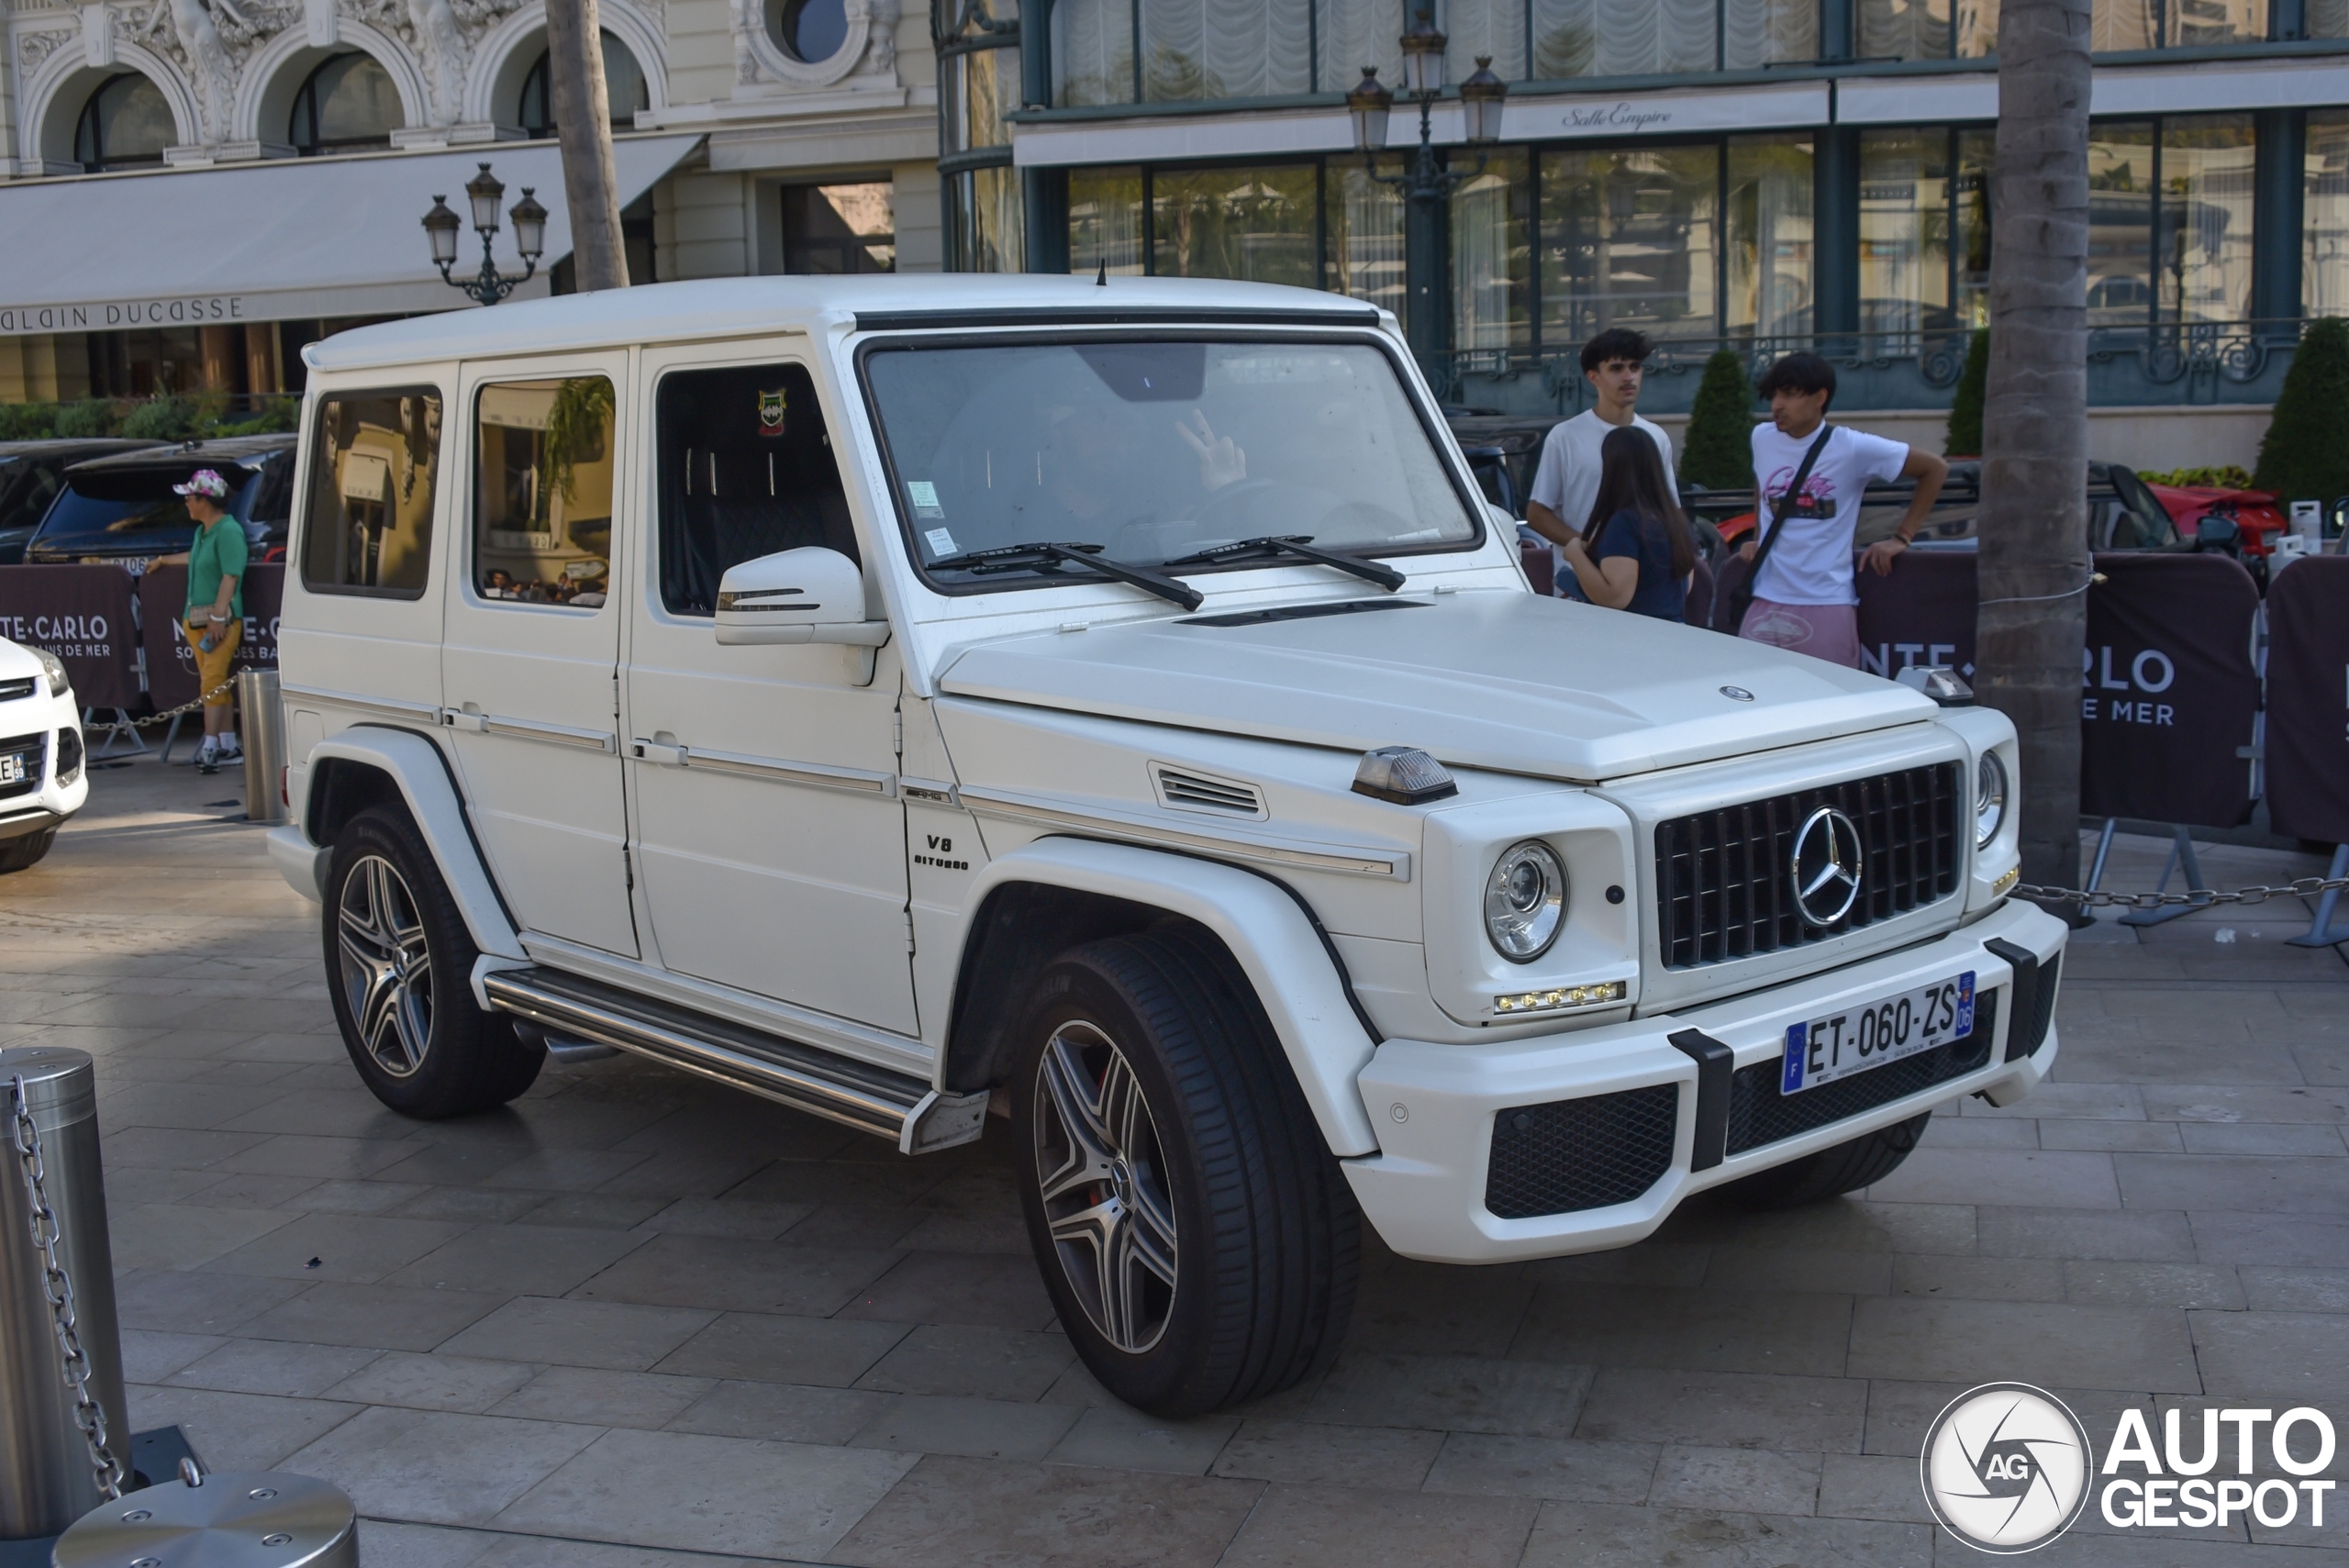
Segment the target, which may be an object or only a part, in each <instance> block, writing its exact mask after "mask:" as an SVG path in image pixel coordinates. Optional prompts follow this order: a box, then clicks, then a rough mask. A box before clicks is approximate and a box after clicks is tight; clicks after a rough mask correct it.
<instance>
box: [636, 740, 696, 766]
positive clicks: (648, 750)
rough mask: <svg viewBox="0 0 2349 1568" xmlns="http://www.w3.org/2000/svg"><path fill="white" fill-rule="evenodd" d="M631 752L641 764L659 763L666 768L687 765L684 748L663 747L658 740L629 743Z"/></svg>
mask: <svg viewBox="0 0 2349 1568" xmlns="http://www.w3.org/2000/svg"><path fill="white" fill-rule="evenodd" d="M629 753H630V754H631V755H632V756H634V757H636V758H637V759H638V760H639V761H640V762H657V763H659V764H660V765H661V766H662V767H664V768H682V767H684V766H685V748H684V747H683V746H663V745H662V744H661V742H659V741H658V740H631V741H629Z"/></svg>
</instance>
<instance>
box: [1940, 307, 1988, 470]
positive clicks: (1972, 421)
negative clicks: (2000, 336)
mask: <svg viewBox="0 0 2349 1568" xmlns="http://www.w3.org/2000/svg"><path fill="white" fill-rule="evenodd" d="M1989 384H1990V329H1989V328H1987V327H1985V328H1980V329H1978V330H1977V331H1976V333H1975V334H1974V339H1973V340H1972V341H1971V342H1969V343H1967V344H1966V345H1965V370H1964V371H1963V372H1962V373H1959V375H1958V378H1957V395H1956V396H1955V397H1954V398H1953V399H1951V401H1950V406H1949V439H1948V440H1947V441H1945V442H1943V446H1942V450H1943V451H1944V452H1946V453H1947V454H1948V455H1950V456H1951V457H1980V456H1981V455H1982V395H1983V393H1984V391H1985V390H1986V389H1987V387H1988V386H1989Z"/></svg>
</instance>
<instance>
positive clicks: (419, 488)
mask: <svg viewBox="0 0 2349 1568" xmlns="http://www.w3.org/2000/svg"><path fill="white" fill-rule="evenodd" d="M317 419H318V422H317V428H316V429H315V430H314V431H313V432H312V439H311V442H310V454H311V455H310V512H309V518H308V521H307V522H306V524H305V525H304V527H305V530H306V531H305V533H304V535H303V539H302V584H303V585H304V586H305V587H306V588H308V589H310V590H311V591H312V592H314V593H328V594H376V595H383V596H384V597H386V598H395V599H413V598H417V597H419V596H420V595H422V594H423V593H424V585H425V579H426V576H427V574H428V573H429V570H430V566H431V561H432V495H433V487H434V482H435V480H436V478H437V477H438V475H439V473H440V394H438V393H436V392H432V391H429V390H417V389H413V388H411V389H407V390H404V391H392V392H360V393H351V394H349V395H339V396H334V397H328V398H322V399H320V400H319V403H318V414H317ZM289 472H290V470H289ZM268 489H269V486H268V485H267V484H263V486H262V490H263V492H264V494H266V493H267V492H268ZM255 509H256V510H259V509H260V507H259V505H258V502H257V503H256V506H255ZM277 515H278V516H280V517H283V516H284V509H283V508H282V507H280V508H279V509H278V513H277ZM264 520H265V519H264Z"/></svg>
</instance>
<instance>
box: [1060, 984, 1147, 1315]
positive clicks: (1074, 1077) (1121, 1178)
mask: <svg viewBox="0 0 2349 1568" xmlns="http://www.w3.org/2000/svg"><path fill="white" fill-rule="evenodd" d="M1035 1094H1036V1116H1035V1143H1036V1147H1035V1151H1034V1153H1035V1160H1036V1175H1037V1179H1038V1182H1039V1184H1040V1187H1041V1192H1042V1195H1043V1200H1044V1217H1045V1219H1046V1222H1047V1223H1048V1224H1049V1226H1050V1227H1051V1230H1052V1245H1053V1251H1055V1252H1057V1253H1058V1254H1059V1257H1060V1262H1061V1269H1062V1271H1063V1273H1065V1274H1066V1275H1067V1278H1068V1283H1069V1286H1070V1288H1071V1289H1072V1290H1074V1292H1075V1294H1076V1297H1077V1300H1078V1301H1079V1303H1081V1304H1082V1305H1083V1307H1084V1308H1085V1316H1086V1317H1087V1318H1090V1319H1092V1322H1093V1327H1094V1328H1095V1329H1097V1330H1098V1331H1099V1333H1100V1334H1101V1336H1102V1337H1103V1338H1104V1339H1106V1340H1108V1341H1109V1343H1111V1344H1112V1345H1114V1346H1116V1347H1117V1348H1118V1349H1119V1350H1120V1351H1126V1352H1127V1353H1129V1354H1134V1355H1139V1354H1141V1352H1143V1351H1148V1350H1150V1349H1151V1348H1152V1346H1154V1345H1156V1344H1157V1343H1158V1341H1159V1339H1160V1337H1161V1336H1163V1334H1164V1333H1165V1332H1166V1325H1167V1321H1168V1318H1169V1317H1170V1315H1171V1314H1172V1311H1173V1308H1174V1305H1175V1264H1176V1259H1177V1252H1176V1249H1175V1206H1174V1204H1173V1203H1172V1202H1171V1201H1170V1200H1169V1198H1168V1195H1167V1192H1166V1160H1165V1154H1164V1151H1163V1148H1162V1146H1161V1144H1160V1142H1159V1138H1158V1124H1157V1123H1156V1122H1155V1121H1154V1120H1152V1117H1151V1114H1150V1103H1149V1101H1148V1100H1147V1099H1146V1098H1145V1097H1144V1095H1143V1093H1142V1086H1141V1080H1139V1079H1138V1078H1137V1077H1136V1076H1135V1075H1134V1070H1133V1066H1132V1064H1131V1063H1130V1062H1128V1061H1127V1060H1126V1058H1125V1054H1124V1052H1122V1051H1119V1049H1118V1047H1117V1045H1116V1044H1115V1043H1114V1042H1113V1041H1111V1040H1110V1039H1109V1037H1108V1035H1106V1034H1103V1033H1102V1032H1101V1030H1100V1029H1097V1028H1096V1027H1094V1026H1093V1025H1092V1024H1089V1023H1086V1022H1085V1021H1083V1020H1082V1019H1072V1020H1071V1021H1069V1022H1067V1023H1064V1024H1063V1025H1062V1026H1061V1027H1060V1028H1059V1029H1055V1030H1054V1031H1053V1032H1052V1039H1051V1040H1048V1041H1046V1042H1045V1045H1044V1051H1043V1058H1042V1060H1041V1062H1039V1063H1038V1066H1037V1072H1036V1086H1035Z"/></svg>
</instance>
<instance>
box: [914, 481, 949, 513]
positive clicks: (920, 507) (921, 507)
mask: <svg viewBox="0 0 2349 1568" xmlns="http://www.w3.org/2000/svg"><path fill="white" fill-rule="evenodd" d="M906 495H907V496H908V497H910V498H911V499H912V501H913V504H914V516H915V517H944V516H945V515H946V508H945V507H943V506H940V505H939V504H938V486H937V485H935V484H931V483H930V481H929V480H927V479H908V480H907V481H906Z"/></svg>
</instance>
